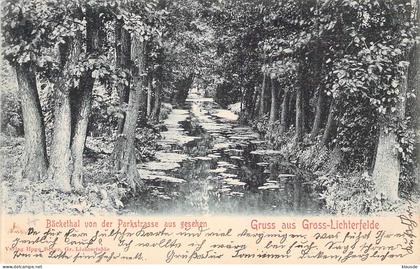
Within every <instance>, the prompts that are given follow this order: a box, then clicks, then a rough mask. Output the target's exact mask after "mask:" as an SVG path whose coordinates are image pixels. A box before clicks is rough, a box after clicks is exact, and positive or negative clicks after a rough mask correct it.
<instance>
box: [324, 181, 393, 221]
mask: <svg viewBox="0 0 420 269" xmlns="http://www.w3.org/2000/svg"><path fill="white" fill-rule="evenodd" d="M317 180H318V184H320V186H322V188H323V189H324V191H323V192H322V193H321V195H320V198H321V199H322V200H323V201H324V202H325V207H326V209H327V210H328V212H330V213H333V214H344V215H359V214H375V213H379V212H384V211H388V212H392V211H396V210H398V208H399V206H400V204H399V203H395V202H391V201H389V200H387V199H385V198H384V196H383V195H382V194H381V193H378V192H376V191H375V183H374V182H373V180H372V177H371V176H369V175H368V173H363V174H361V173H356V174H353V175H350V174H348V175H341V174H335V175H323V176H320V177H319V178H318V179H317Z"/></svg>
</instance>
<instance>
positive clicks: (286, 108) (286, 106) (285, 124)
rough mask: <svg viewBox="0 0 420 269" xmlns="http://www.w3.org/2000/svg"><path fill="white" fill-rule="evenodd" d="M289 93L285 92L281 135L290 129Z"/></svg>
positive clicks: (281, 117)
mask: <svg viewBox="0 0 420 269" xmlns="http://www.w3.org/2000/svg"><path fill="white" fill-rule="evenodd" d="M289 96H290V93H289V91H287V90H285V91H284V95H283V101H282V103H281V116H280V134H283V133H284V132H285V131H286V129H287V127H288V122H289V120H288V118H289Z"/></svg>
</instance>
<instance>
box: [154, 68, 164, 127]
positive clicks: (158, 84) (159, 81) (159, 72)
mask: <svg viewBox="0 0 420 269" xmlns="http://www.w3.org/2000/svg"><path fill="white" fill-rule="evenodd" d="M162 71H163V70H162V66H161V65H159V66H158V67H157V68H156V89H155V102H154V105H153V110H152V119H153V121H154V122H159V115H160V106H161V95H162V79H163V77H162Z"/></svg>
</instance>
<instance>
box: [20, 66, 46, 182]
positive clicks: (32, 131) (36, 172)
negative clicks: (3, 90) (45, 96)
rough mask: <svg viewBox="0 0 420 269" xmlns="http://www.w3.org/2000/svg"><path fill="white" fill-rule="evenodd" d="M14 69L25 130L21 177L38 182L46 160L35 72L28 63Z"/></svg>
mask: <svg viewBox="0 0 420 269" xmlns="http://www.w3.org/2000/svg"><path fill="white" fill-rule="evenodd" d="M15 69H16V77H17V82H18V88H19V94H20V103H21V107H22V117H23V125H24V130H25V151H24V154H23V156H22V164H23V168H22V176H23V177H24V178H27V179H29V180H31V181H32V180H39V179H41V178H43V177H44V176H45V175H46V173H47V168H48V159H47V153H46V152H47V151H46V143H45V128H44V119H43V115H42V110H41V104H40V102H39V96H38V90H37V86H36V77H35V72H34V70H33V69H32V66H31V64H29V63H26V64H22V65H17V66H15Z"/></svg>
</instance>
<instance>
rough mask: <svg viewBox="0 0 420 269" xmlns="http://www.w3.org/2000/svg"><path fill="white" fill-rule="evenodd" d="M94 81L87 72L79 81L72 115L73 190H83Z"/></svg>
mask: <svg viewBox="0 0 420 269" xmlns="http://www.w3.org/2000/svg"><path fill="white" fill-rule="evenodd" d="M93 84H94V79H93V78H92V72H87V73H86V74H85V75H84V76H83V77H82V78H81V81H80V96H79V97H78V99H77V100H78V101H79V102H80V103H79V106H78V109H77V110H76V111H73V114H76V117H75V121H74V125H73V126H74V129H73V138H72V144H71V153H72V161H73V172H72V177H71V183H72V187H73V188H74V189H75V190H78V191H80V190H82V188H83V151H84V148H85V141H86V133H87V127H88V123H89V116H90V111H91V107H92V90H93Z"/></svg>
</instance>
